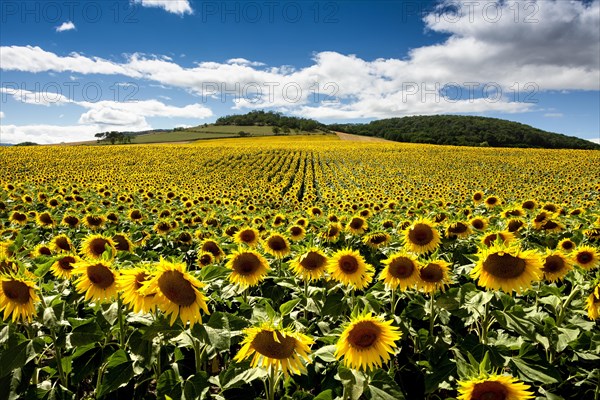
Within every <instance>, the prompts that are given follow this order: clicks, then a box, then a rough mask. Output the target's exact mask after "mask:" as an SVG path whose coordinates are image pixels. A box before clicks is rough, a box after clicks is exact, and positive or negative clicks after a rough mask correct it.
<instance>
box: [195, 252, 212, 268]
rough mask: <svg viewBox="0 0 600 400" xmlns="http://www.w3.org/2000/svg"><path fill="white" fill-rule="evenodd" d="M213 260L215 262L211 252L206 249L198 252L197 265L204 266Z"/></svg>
mask: <svg viewBox="0 0 600 400" xmlns="http://www.w3.org/2000/svg"><path fill="white" fill-rule="evenodd" d="M213 262H215V257H214V256H213V255H212V253H209V252H208V251H205V252H200V253H198V266H199V267H200V268H202V267H206V266H207V265H210V264H212V263H213Z"/></svg>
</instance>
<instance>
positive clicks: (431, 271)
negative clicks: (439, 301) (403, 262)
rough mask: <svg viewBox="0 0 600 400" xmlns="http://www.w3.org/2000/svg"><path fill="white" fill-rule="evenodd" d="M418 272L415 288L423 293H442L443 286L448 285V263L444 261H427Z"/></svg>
mask: <svg viewBox="0 0 600 400" xmlns="http://www.w3.org/2000/svg"><path fill="white" fill-rule="evenodd" d="M418 272H419V277H418V280H417V287H418V288H419V290H421V291H423V292H425V293H432V294H433V293H435V292H436V291H438V290H442V291H444V286H445V285H447V284H448V283H450V263H448V262H446V261H444V260H433V261H429V262H427V263H425V264H423V265H421V266H420V267H419V271H418Z"/></svg>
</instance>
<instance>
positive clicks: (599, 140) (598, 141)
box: [588, 138, 600, 144]
mask: <svg viewBox="0 0 600 400" xmlns="http://www.w3.org/2000/svg"><path fill="white" fill-rule="evenodd" d="M588 140H589V141H590V142H594V143H598V144H600V138H594V139H588Z"/></svg>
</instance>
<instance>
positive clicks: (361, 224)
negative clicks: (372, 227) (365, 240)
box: [346, 215, 369, 235]
mask: <svg viewBox="0 0 600 400" xmlns="http://www.w3.org/2000/svg"><path fill="white" fill-rule="evenodd" d="M368 227H369V224H367V221H366V220H365V219H364V218H363V217H361V216H360V215H356V216H354V217H352V218H351V219H350V221H348V225H346V229H348V231H350V232H351V233H353V234H355V235H362V234H363V233H365V230H366V229H367V228H368Z"/></svg>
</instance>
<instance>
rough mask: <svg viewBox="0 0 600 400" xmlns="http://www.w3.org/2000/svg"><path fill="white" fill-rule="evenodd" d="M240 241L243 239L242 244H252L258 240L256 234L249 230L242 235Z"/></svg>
mask: <svg viewBox="0 0 600 400" xmlns="http://www.w3.org/2000/svg"><path fill="white" fill-rule="evenodd" d="M240 239H242V242H246V243H251V242H253V241H254V240H256V235H255V233H254V232H252V231H250V230H247V231H243V232H241V233H240Z"/></svg>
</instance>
